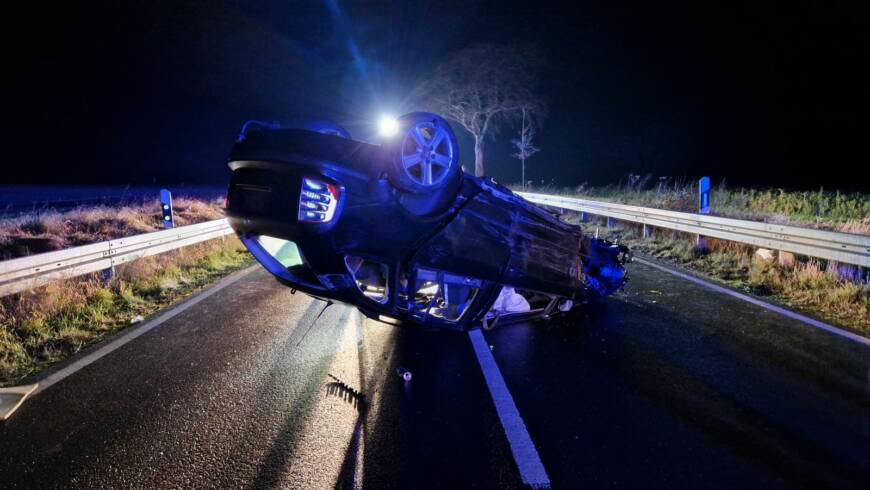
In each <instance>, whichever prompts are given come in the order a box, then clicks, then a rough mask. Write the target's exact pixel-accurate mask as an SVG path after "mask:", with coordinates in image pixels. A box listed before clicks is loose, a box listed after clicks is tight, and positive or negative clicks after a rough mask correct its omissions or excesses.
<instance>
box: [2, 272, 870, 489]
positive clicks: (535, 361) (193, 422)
mask: <svg viewBox="0 0 870 490" xmlns="http://www.w3.org/2000/svg"><path fill="white" fill-rule="evenodd" d="M631 273H632V282H631V283H630V285H629V287H628V289H627V291H626V292H625V293H623V294H620V295H618V296H616V297H613V298H610V299H608V300H607V301H605V302H603V303H602V304H600V305H597V306H595V307H593V308H588V309H587V310H584V313H583V314H580V315H578V316H576V317H575V318H572V319H570V320H569V321H565V322H561V323H558V324H540V323H539V324H523V325H514V326H504V327H501V328H499V329H498V330H496V331H494V332H489V333H486V334H485V336H486V340H487V342H488V343H489V344H490V346H491V351H492V354H493V355H494V357H495V360H496V363H497V364H498V367H499V369H500V370H501V372H502V374H503V376H504V379H505V382H506V385H507V387H508V389H509V390H510V392H511V393H512V395H513V399H514V401H515V402H516V406H517V408H518V409H519V412H520V414H521V415H522V417H523V419H524V421H525V425H526V427H527V429H528V433H529V435H530V436H531V438H532V440H533V441H534V443H535V446H536V447H537V449H538V453H539V455H540V459H541V461H542V462H543V465H544V467H545V468H546V471H547V473H548V475H549V478H550V481H551V483H552V486H553V487H554V488H604V487H606V488H638V487H643V488H662V487H669V488H684V487H689V488H699V487H703V488H735V487H741V488H765V489H769V488H795V487H797V488H868V486H870V350H868V349H867V347H865V346H861V345H857V344H855V343H852V342H850V341H848V340H846V339H842V338H839V337H835V336H833V335H830V334H828V333H825V332H821V331H818V330H815V329H813V328H811V327H808V326H805V325H803V324H800V323H798V322H795V321H794V320H789V319H787V318H784V317H781V316H779V315H777V314H775V313H772V312H768V311H766V310H764V309H761V308H759V307H756V306H753V305H750V304H747V303H745V302H741V301H739V300H737V299H734V298H731V297H728V296H724V295H722V294H719V293H716V292H713V291H709V290H707V289H705V288H702V287H700V286H698V285H695V284H692V283H689V282H687V281H684V280H682V279H679V278H676V277H673V276H670V275H668V274H664V273H662V272H659V271H655V270H654V269H651V268H649V267H646V266H643V265H640V264H634V265H633V266H632V271H631ZM236 279H237V280H236V282H235V283H233V284H232V286H230V287H227V288H225V289H223V290H221V291H218V292H217V293H215V294H213V295H212V296H210V297H208V298H206V299H204V300H202V301H201V302H200V303H198V304H196V305H194V306H192V307H190V308H189V309H187V310H185V311H183V312H182V313H180V314H178V315H177V316H175V317H173V318H172V319H170V320H168V321H166V322H165V323H163V324H162V325H160V326H158V327H156V328H155V329H153V330H151V331H149V332H147V333H145V334H144V335H142V336H141V337H139V338H137V339H135V340H132V341H131V342H129V343H127V344H126V345H124V346H123V347H121V348H119V349H117V350H115V351H114V352H112V353H110V354H108V355H107V356H105V357H103V358H101V359H99V360H97V361H96V362H94V363H93V364H90V365H88V366H87V367H85V368H83V369H81V370H80V371H78V372H76V373H75V374H73V375H71V376H69V377H68V378H66V379H64V380H62V381H60V382H59V383H57V384H55V385H53V386H51V387H49V388H48V389H46V390H45V391H42V392H41V393H39V394H37V395H36V396H34V397H33V398H32V399H30V400H28V401H27V402H26V404H25V405H24V406H23V407H22V408H21V409H19V411H18V412H17V413H16V414H15V415H14V416H13V417H12V419H10V420H9V421H7V422H5V423H4V424H2V425H0V487H10V488H60V487H63V488H70V487H72V488H101V487H113V488H118V487H121V488H131V487H132V488H275V487H277V488H329V487H342V488H353V487H361V486H362V487H366V488H435V487H438V488H467V487H476V488H520V487H522V482H521V480H520V475H519V473H518V471H517V467H516V464H515V463H514V460H513V457H512V453H511V450H510V447H509V445H508V442H507V439H506V437H505V434H504V430H503V429H502V427H501V425H500V421H499V417H498V415H497V413H496V409H495V406H494V404H493V401H492V399H491V398H490V395H489V391H488V389H487V385H486V384H485V381H484V378H483V376H482V374H481V370H480V367H479V365H478V361H477V358H476V357H475V354H474V352H473V350H472V348H471V344H470V342H469V338H468V335H467V334H464V333H458V332H447V331H424V330H420V329H417V328H396V327H392V326H389V325H385V324H382V323H378V322H374V321H370V320H364V319H362V318H361V317H360V315H358V314H357V313H356V312H355V311H354V310H352V309H350V308H348V307H345V306H341V305H333V306H330V307H328V308H326V309H325V310H324V309H323V307H324V303H322V302H320V301H317V300H312V299H310V298H308V297H306V296H304V295H301V294H297V295H291V293H290V291H289V290H288V289H286V288H283V287H281V286H279V285H278V284H277V283H275V282H274V281H273V280H272V279H271V278H269V277H268V276H267V274H266V273H265V272H264V271H261V270H259V269H255V270H253V271H251V272H249V273H247V274H243V275H242V276H241V277H240V278H236ZM398 366H402V367H405V368H407V369H408V370H410V371H411V372H412V373H413V379H412V381H411V382H410V383H405V382H404V381H402V380H401V379H400V378H399V377H398V375H397V374H396V372H395V369H396V367H398Z"/></svg>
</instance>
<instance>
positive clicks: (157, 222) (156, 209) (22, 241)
mask: <svg viewBox="0 0 870 490" xmlns="http://www.w3.org/2000/svg"><path fill="white" fill-rule="evenodd" d="M172 204H173V209H174V210H175V223H176V225H178V226H184V225H188V224H193V223H200V222H203V221H209V220H214V219H219V218H222V217H223V210H222V206H223V201H222V200H221V199H214V200H210V201H203V200H198V199H191V198H185V197H179V198H176V199H174V200H173V203H172ZM161 229H163V223H162V221H161V213H160V202H159V201H158V200H156V199H155V200H151V201H145V202H142V203H136V204H129V205H125V206H122V207H111V206H93V207H81V208H76V209H72V210H69V211H63V212H57V211H47V212H43V213H28V214H24V215H21V216H17V217H14V218H9V219H4V220H2V221H0V260H7V259H11V258H15V257H23V256H26V255H32V254H37V253H42V252H49V251H52V250H62V249H65V248H70V247H75V246H78V245H85V244H88V243H94V242H101V241H105V240H111V239H113V238H120V237H125V236H130V235H137V234H140V233H147V232H150V231H157V230H161Z"/></svg>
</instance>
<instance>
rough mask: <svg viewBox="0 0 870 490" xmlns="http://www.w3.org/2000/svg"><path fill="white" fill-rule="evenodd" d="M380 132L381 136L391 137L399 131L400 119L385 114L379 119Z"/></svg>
mask: <svg viewBox="0 0 870 490" xmlns="http://www.w3.org/2000/svg"><path fill="white" fill-rule="evenodd" d="M378 132H380V133H381V136H385V137H390V136H393V135H394V134H396V133H398V132H399V121H398V120H396V118H395V117H392V116H383V117H381V120H380V121H378Z"/></svg>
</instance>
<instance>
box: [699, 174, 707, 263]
mask: <svg viewBox="0 0 870 490" xmlns="http://www.w3.org/2000/svg"><path fill="white" fill-rule="evenodd" d="M698 214H710V177H701V180H699V181H698ZM697 246H698V250H705V249H706V248H707V244H706V242H705V241H704V237H703V236H701V235H698V243H697Z"/></svg>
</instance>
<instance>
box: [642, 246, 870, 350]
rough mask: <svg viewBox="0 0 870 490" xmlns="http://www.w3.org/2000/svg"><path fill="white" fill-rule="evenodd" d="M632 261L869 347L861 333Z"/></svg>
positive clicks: (668, 270)
mask: <svg viewBox="0 0 870 490" xmlns="http://www.w3.org/2000/svg"><path fill="white" fill-rule="evenodd" d="M634 262H639V263H641V264H644V265H646V266H649V267H652V268H654V269H658V270H660V271H662V272H667V273H668V274H671V275H674V276H677V277H679V278H681V279H685V280H687V281H690V282H693V283H695V284H698V285H701V286H704V287H705V288H707V289H712V290H713V291H717V292H720V293H724V294H727V295H729V296H731V297H734V298H737V299H741V300H743V301H746V302H749V303H752V304H754V305H756V306H760V307H761V308H764V309H766V310H770V311H772V312H774V313H779V314H780V315H783V316H786V317H789V318H791V319H792V320H798V321H800V322H803V323H806V324H807V325H810V326H812V327H816V328H818V329H820V330H824V331H826V332H828V333H832V334H834V335H839V336H840V337H843V338H846V339H849V340H851V341H853V342H857V343H859V344H863V345H865V346H868V347H870V339H868V338H866V337H862V336H861V335H858V334H856V333H852V332H849V331H848V330H843V329H841V328H837V327H835V326H833V325H828V324H827V323H825V322H822V321H819V320H816V319H815V318H810V317H808V316H806V315H801V314H800V313H796V312H794V311H791V310H788V309H786V308H783V307H781V306H777V305H774V304H771V303H768V302H766V301H762V300H760V299H757V298H753V297H752V296H749V295H746V294H743V293H738V292H737V291H734V290H731V289H729V288H726V287H724V286H719V285H718V284H713V283H711V282H708V281H705V280H703V279H701V278H699V277H695V276H692V275H690V274H686V273H684V272H679V271H675V270H673V269H669V268H667V267H665V266H662V265H659V264H656V263H654V262H650V261H647V260H644V259H640V258H637V257H635V258H634Z"/></svg>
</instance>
